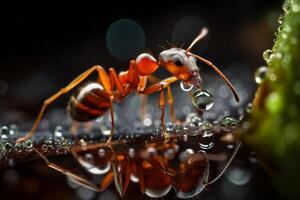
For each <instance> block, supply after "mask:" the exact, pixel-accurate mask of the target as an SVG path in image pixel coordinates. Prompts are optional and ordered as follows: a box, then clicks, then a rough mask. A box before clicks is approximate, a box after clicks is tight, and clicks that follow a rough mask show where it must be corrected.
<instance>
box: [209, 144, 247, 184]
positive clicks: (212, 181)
mask: <svg viewBox="0 0 300 200" xmlns="http://www.w3.org/2000/svg"><path fill="white" fill-rule="evenodd" d="M240 146H241V142H240V141H238V142H237V144H236V146H235V148H234V150H233V153H232V156H231V157H230V158H229V160H228V162H227V163H226V165H225V167H224V168H223V170H222V171H221V172H220V173H219V174H218V176H217V177H215V178H214V179H213V180H211V181H209V182H208V183H206V184H207V185H211V184H213V183H214V182H216V181H217V180H218V179H219V178H220V177H221V176H222V175H223V174H224V172H225V171H226V169H227V168H228V167H229V165H230V163H231V162H232V160H233V158H234V157H235V155H236V154H237V152H238V150H239V148H240Z"/></svg>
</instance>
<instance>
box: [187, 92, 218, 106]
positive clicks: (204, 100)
mask: <svg viewBox="0 0 300 200" xmlns="http://www.w3.org/2000/svg"><path fill="white" fill-rule="evenodd" d="M192 102H193V105H194V107H195V108H197V109H198V110H209V109H211V108H212V107H213V105H214V98H213V96H212V95H211V94H210V93H209V92H207V91H205V90H197V91H196V92H194V94H193V98H192Z"/></svg>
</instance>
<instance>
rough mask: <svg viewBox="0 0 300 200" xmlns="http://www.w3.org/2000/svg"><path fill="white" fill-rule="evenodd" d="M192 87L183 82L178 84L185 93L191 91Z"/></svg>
mask: <svg viewBox="0 0 300 200" xmlns="http://www.w3.org/2000/svg"><path fill="white" fill-rule="evenodd" d="M193 87H194V86H193V85H192V84H189V83H185V82H183V81H181V82H180V88H181V89H182V90H183V91H185V92H189V91H191V90H192V89H193Z"/></svg>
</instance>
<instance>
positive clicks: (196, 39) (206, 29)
mask: <svg viewBox="0 0 300 200" xmlns="http://www.w3.org/2000/svg"><path fill="white" fill-rule="evenodd" d="M207 33H208V28H206V27H204V28H202V30H201V32H200V33H199V35H198V36H197V37H196V38H195V39H194V40H193V42H192V43H191V44H190V46H189V47H188V48H187V49H186V52H189V51H190V50H191V49H192V47H193V46H194V45H195V44H196V43H197V42H199V40H201V39H202V38H204V37H205V36H206V35H207Z"/></svg>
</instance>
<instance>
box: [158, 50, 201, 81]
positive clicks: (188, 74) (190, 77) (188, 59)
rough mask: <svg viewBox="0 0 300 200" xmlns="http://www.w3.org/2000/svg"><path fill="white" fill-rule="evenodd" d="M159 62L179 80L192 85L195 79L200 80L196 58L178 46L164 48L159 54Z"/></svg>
mask: <svg viewBox="0 0 300 200" xmlns="http://www.w3.org/2000/svg"><path fill="white" fill-rule="evenodd" d="M159 64H160V65H161V66H164V67H165V68H166V69H167V70H168V71H169V72H170V73H171V74H172V75H173V76H175V77H176V78H178V79H179V80H181V81H184V82H187V83H192V84H194V85H195V84H196V82H195V81H196V80H197V79H199V81H200V76H199V70H198V66H197V64H196V59H195V58H194V57H193V56H192V55H190V54H189V52H188V51H187V50H184V49H180V48H171V49H168V50H165V51H163V52H161V53H160V54H159ZM193 82H195V83H193ZM195 86H197V85H195Z"/></svg>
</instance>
